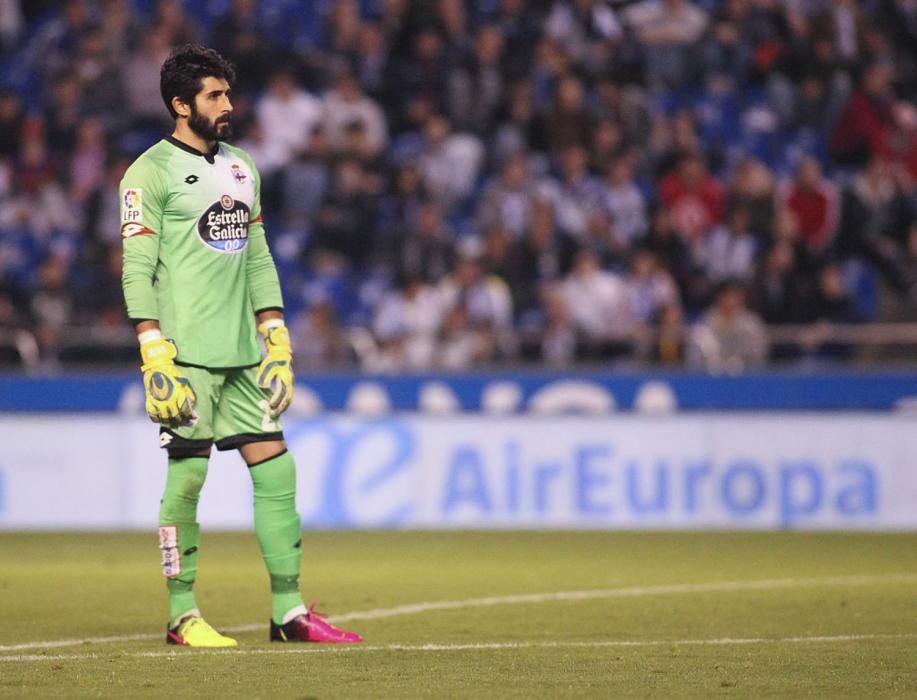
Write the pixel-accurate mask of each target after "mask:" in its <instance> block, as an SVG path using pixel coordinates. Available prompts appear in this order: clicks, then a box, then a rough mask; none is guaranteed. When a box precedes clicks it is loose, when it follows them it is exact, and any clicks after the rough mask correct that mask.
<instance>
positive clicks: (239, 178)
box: [230, 163, 247, 185]
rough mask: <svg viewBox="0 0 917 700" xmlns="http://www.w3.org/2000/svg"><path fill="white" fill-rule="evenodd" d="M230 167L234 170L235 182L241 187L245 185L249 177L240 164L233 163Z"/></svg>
mask: <svg viewBox="0 0 917 700" xmlns="http://www.w3.org/2000/svg"><path fill="white" fill-rule="evenodd" d="M230 167H231V169H232V176H233V178H234V179H235V181H236V182H238V183H239V184H240V185H241V184H243V183H244V182H245V178H246V177H247V175H246V174H245V173H244V172H242V166H240V165H239V164H238V163H233V164H232V165H231V166H230Z"/></svg>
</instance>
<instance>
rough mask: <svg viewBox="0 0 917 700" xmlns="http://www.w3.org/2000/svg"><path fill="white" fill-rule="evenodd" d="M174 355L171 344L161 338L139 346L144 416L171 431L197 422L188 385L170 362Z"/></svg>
mask: <svg viewBox="0 0 917 700" xmlns="http://www.w3.org/2000/svg"><path fill="white" fill-rule="evenodd" d="M176 354H177V352H176V350H175V345H174V344H173V343H172V341H171V340H166V339H165V338H163V337H161V336H160V337H154V338H151V339H149V340H145V341H141V343H140V355H141V357H143V366H142V367H141V368H140V370H141V371H142V372H143V387H144V389H146V412H147V413H148V414H149V416H150V420H151V421H153V422H154V423H161V424H163V425H168V426H173V427H175V426H178V425H185V424H187V423H190V422H191V421H193V420H194V419H196V418H197V415H195V413H194V402H195V401H196V400H197V397H196V396H195V395H194V390H193V389H192V388H191V382H189V381H188V379H187V378H186V377H185V375H183V374H182V373H181V371H180V370H179V369H178V367H176V366H175V363H174V362H173V360H174V359H175V355H176Z"/></svg>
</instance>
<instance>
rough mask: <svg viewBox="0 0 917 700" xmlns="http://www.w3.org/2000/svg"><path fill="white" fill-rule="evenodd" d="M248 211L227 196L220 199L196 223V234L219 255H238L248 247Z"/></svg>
mask: <svg viewBox="0 0 917 700" xmlns="http://www.w3.org/2000/svg"><path fill="white" fill-rule="evenodd" d="M250 214H251V212H250V210H249V208H248V205H247V204H245V203H244V202H239V201H237V200H235V199H233V198H232V197H230V196H229V195H228V194H224V195H223V196H222V197H220V201H219V202H214V203H213V204H211V205H210V207H209V208H208V209H207V210H206V211H205V212H204V213H203V215H201V218H200V219H198V221H197V234H198V236H200V238H201V240H202V241H203V242H204V243H206V244H207V245H208V246H209V247H211V248H213V249H215V250H218V251H220V252H221V253H238V252H240V251H242V250H244V249H245V246H246V245H248V222H249V218H250Z"/></svg>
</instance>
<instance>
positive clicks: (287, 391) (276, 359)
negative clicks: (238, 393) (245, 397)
mask: <svg viewBox="0 0 917 700" xmlns="http://www.w3.org/2000/svg"><path fill="white" fill-rule="evenodd" d="M258 330H259V331H260V333H261V335H262V336H264V347H265V348H267V356H266V357H265V358H264V360H262V362H261V366H260V367H258V386H260V387H261V388H262V389H266V390H268V391H270V392H271V397H270V398H269V399H268V408H269V413H270V415H271V418H276V417H277V416H279V415H280V414H281V413H283V412H284V411H286V410H287V407H288V406H289V405H290V402H291V401H292V400H293V362H292V360H293V351H292V349H291V348H290V332H289V331H288V330H287V327H286V326H285V325H283V321H282V320H280V319H270V320H268V321H265V322H264V323H262V324H261V325H260V326H258Z"/></svg>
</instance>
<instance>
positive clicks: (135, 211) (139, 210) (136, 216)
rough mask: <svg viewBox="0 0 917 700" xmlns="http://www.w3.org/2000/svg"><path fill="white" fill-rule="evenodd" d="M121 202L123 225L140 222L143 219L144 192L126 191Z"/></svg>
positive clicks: (139, 190) (137, 190) (138, 190)
mask: <svg viewBox="0 0 917 700" xmlns="http://www.w3.org/2000/svg"><path fill="white" fill-rule="evenodd" d="M121 200H122V201H121V223H122V224H126V223H130V222H132V221H140V219H141V218H143V190H141V189H130V190H124V194H123V195H122V197H121Z"/></svg>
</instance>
